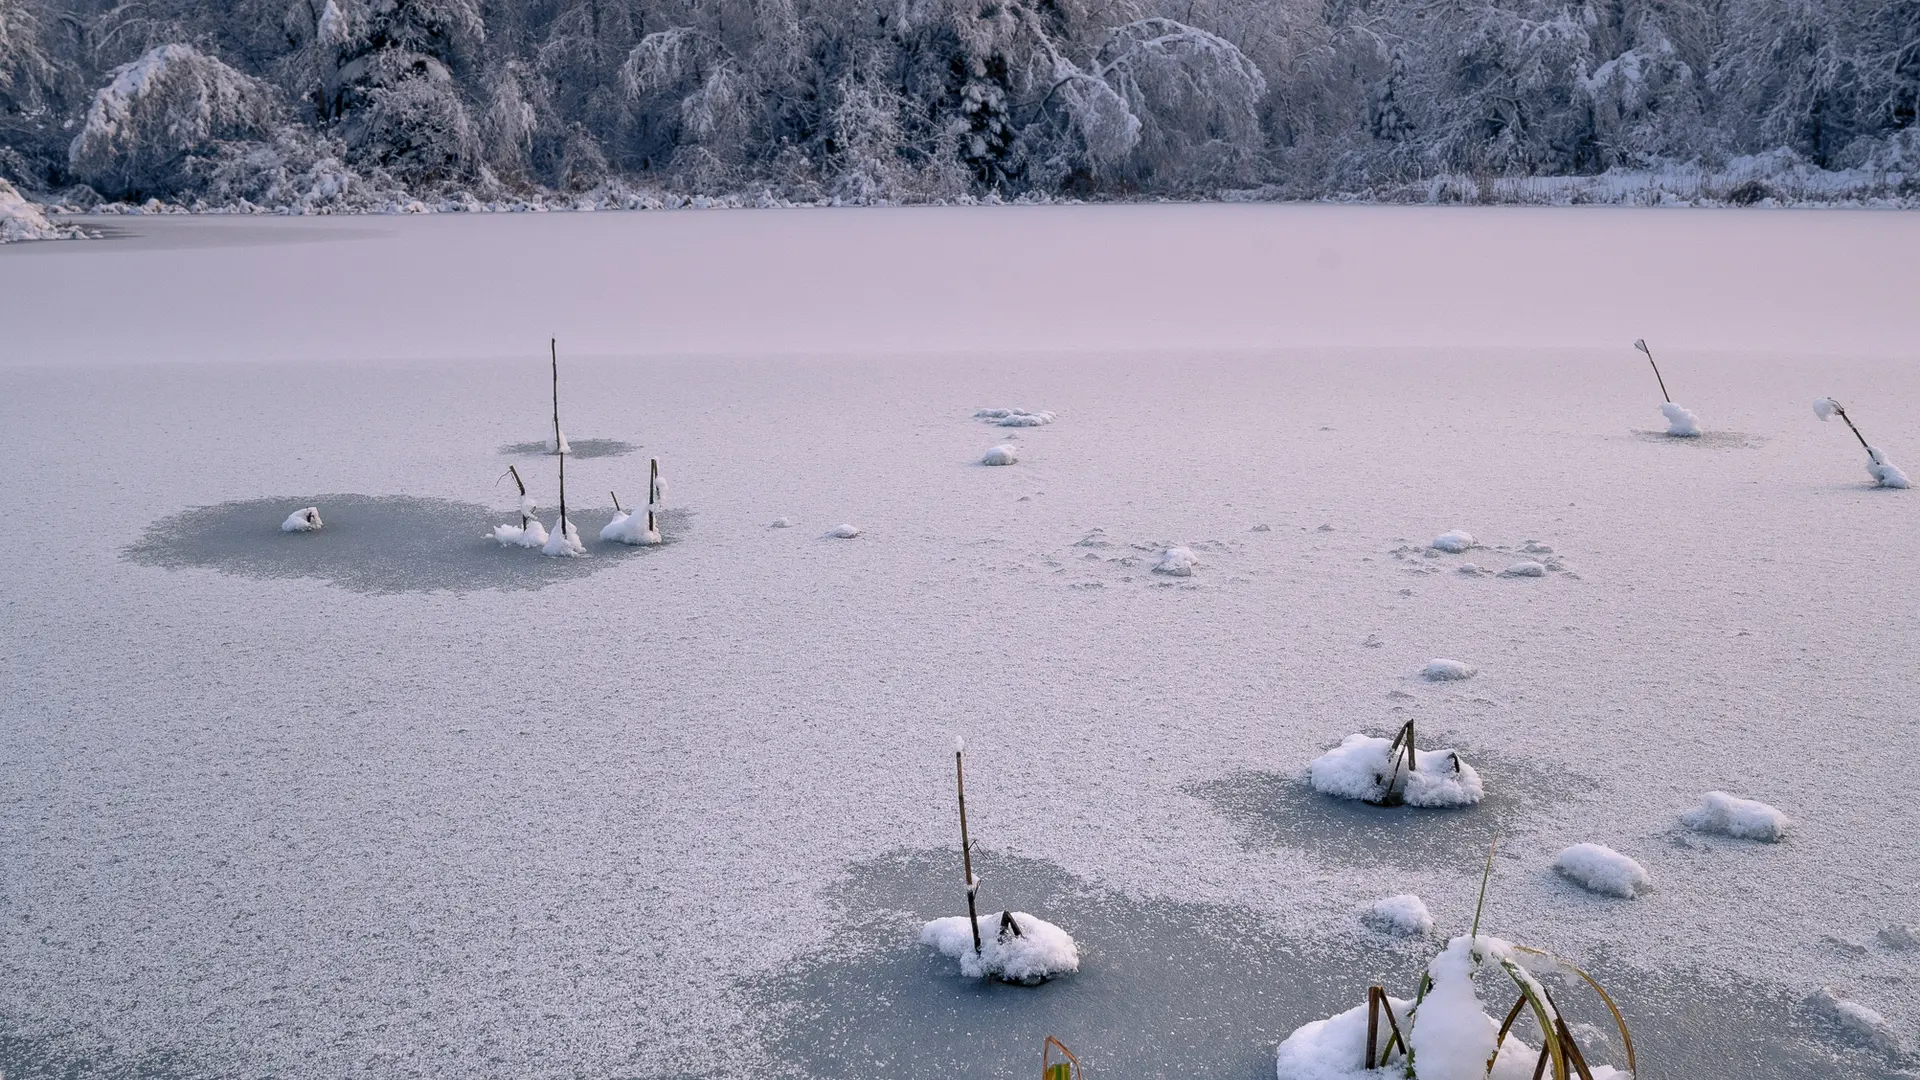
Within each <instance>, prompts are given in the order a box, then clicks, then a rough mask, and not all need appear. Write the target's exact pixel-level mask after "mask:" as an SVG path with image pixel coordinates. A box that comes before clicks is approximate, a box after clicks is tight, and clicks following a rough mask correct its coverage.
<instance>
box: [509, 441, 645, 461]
mask: <svg viewBox="0 0 1920 1080" xmlns="http://www.w3.org/2000/svg"><path fill="white" fill-rule="evenodd" d="M638 449H640V448H639V447H638V446H636V445H634V444H633V443H630V442H622V441H620V440H619V439H568V440H567V451H568V453H567V456H568V457H570V458H597V457H619V456H621V455H622V454H631V453H633V452H634V451H635V450H638ZM500 452H501V453H503V454H515V455H521V454H535V455H539V456H542V457H551V456H552V455H553V451H551V450H548V449H547V444H546V443H545V442H544V441H542V442H517V443H508V444H507V445H505V446H503V447H501V448H500Z"/></svg>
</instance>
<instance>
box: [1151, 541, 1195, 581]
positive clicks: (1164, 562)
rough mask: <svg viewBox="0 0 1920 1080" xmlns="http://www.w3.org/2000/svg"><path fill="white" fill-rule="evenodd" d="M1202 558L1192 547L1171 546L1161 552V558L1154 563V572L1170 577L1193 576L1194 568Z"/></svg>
mask: <svg viewBox="0 0 1920 1080" xmlns="http://www.w3.org/2000/svg"><path fill="white" fill-rule="evenodd" d="M1199 565H1200V560H1199V558H1197V557H1196V556H1195V555H1194V554H1193V549H1192V548H1183V547H1170V548H1168V549H1166V550H1165V551H1162V552H1161V553H1160V559H1159V561H1158V562H1155V563H1154V564H1153V572H1154V573H1156V574H1166V575H1168V576H1169V577H1192V576H1193V568H1194V567H1196V566H1199Z"/></svg>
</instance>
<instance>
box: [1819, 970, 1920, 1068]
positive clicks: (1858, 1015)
mask: <svg viewBox="0 0 1920 1080" xmlns="http://www.w3.org/2000/svg"><path fill="white" fill-rule="evenodd" d="M1807 1004H1808V1005H1811V1006H1812V1007H1813V1011H1814V1012H1815V1013H1817V1014H1819V1016H1820V1018H1821V1019H1823V1020H1825V1021H1827V1022H1828V1023H1830V1024H1832V1025H1833V1026H1835V1027H1837V1028H1839V1029H1840V1030H1841V1031H1844V1032H1846V1034H1847V1035H1848V1036H1849V1037H1851V1038H1852V1039H1854V1040H1855V1041H1856V1042H1859V1043H1860V1044H1861V1045H1863V1046H1866V1047H1868V1048H1869V1049H1872V1050H1877V1051H1879V1052H1880V1053H1882V1054H1885V1055H1886V1056H1888V1057H1899V1056H1900V1055H1901V1054H1902V1053H1903V1052H1904V1051H1905V1049H1906V1048H1905V1047H1903V1046H1902V1045H1901V1042H1900V1033H1899V1032H1898V1031H1895V1030H1894V1027H1893V1025H1892V1024H1890V1023H1888V1022H1887V1018H1886V1017H1884V1016H1881V1015H1880V1014H1879V1013H1877V1012H1875V1011H1874V1010H1872V1009H1870V1008H1868V1007H1866V1006H1865V1005H1862V1004H1860V1003H1859V1002H1857V1001H1854V1000H1852V999H1850V998H1848V997H1847V996H1845V995H1844V994H1842V993H1841V992H1840V991H1838V990H1836V989H1834V988H1833V987H1831V986H1823V987H1821V988H1820V990H1819V992H1818V993H1816V994H1814V995H1813V996H1812V997H1811V998H1808V999H1807Z"/></svg>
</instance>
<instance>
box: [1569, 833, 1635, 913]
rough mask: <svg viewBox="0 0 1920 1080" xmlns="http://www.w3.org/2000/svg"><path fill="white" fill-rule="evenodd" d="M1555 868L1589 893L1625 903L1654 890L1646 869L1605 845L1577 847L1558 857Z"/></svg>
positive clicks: (1577, 845)
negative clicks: (1617, 899)
mask: <svg viewBox="0 0 1920 1080" xmlns="http://www.w3.org/2000/svg"><path fill="white" fill-rule="evenodd" d="M1553 868H1554V869H1555V870H1558V871H1559V872H1560V874H1561V875H1562V876H1563V877H1565V878H1567V879H1568V880H1569V881H1572V882H1573V883H1574V884H1576V885H1578V886H1580V887H1581V888H1583V889H1585V890H1587V891H1588V892H1596V893H1600V894H1602V895H1603V896H1617V897H1619V898H1621V899H1622V900H1632V899H1633V898H1635V897H1636V896H1639V895H1640V893H1642V892H1644V891H1646V890H1647V889H1650V888H1652V887H1653V876H1652V875H1651V874H1648V873H1647V868H1646V867H1644V866H1641V865H1640V864H1639V863H1637V862H1634V861H1633V860H1632V859H1630V858H1628V857H1626V856H1625V855H1622V854H1620V853H1619V852H1617V851H1615V850H1613V849H1612V848H1610V847H1607V846H1606V845H1605V844H1575V845H1573V846H1572V847H1570V848H1568V849H1566V850H1565V851H1562V852H1561V853H1560V854H1559V855H1558V856H1556V857H1555V858H1554V860H1553Z"/></svg>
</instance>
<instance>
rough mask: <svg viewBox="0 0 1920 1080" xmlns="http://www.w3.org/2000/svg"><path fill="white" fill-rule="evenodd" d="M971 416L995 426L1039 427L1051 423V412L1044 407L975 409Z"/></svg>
mask: <svg viewBox="0 0 1920 1080" xmlns="http://www.w3.org/2000/svg"><path fill="white" fill-rule="evenodd" d="M973 418H974V419H975V420H985V421H986V422H988V423H990V424H993V425H995V426H997V427H1040V426H1041V425H1043V424H1051V423H1053V414H1052V413H1050V412H1048V411H1046V410H1045V409H1042V410H1040V411H1039V412H1028V411H1027V410H1025V409H976V410H974V414H973Z"/></svg>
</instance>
